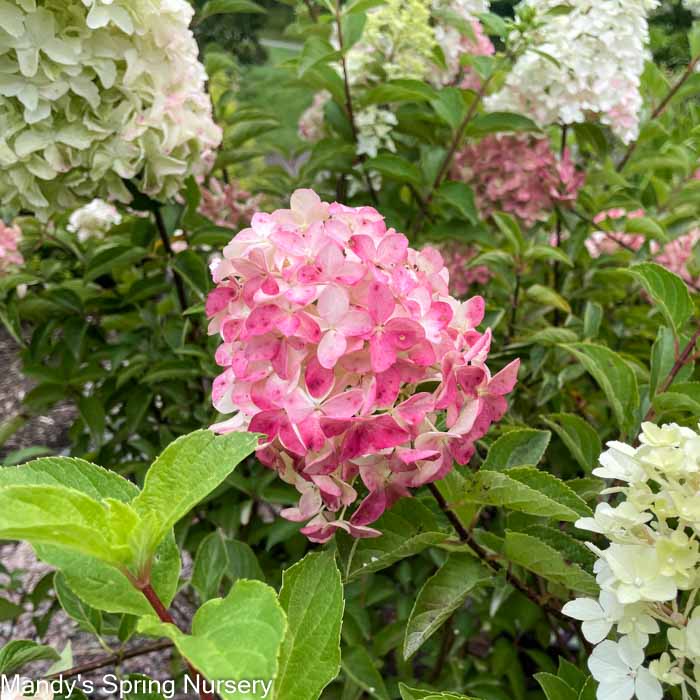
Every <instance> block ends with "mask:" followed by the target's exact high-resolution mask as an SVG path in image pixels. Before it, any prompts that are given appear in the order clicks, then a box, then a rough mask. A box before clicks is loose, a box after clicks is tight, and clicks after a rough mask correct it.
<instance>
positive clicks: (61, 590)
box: [54, 572, 102, 636]
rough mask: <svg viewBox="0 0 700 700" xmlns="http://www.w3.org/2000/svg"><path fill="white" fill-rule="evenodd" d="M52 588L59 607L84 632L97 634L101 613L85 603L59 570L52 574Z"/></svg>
mask: <svg viewBox="0 0 700 700" xmlns="http://www.w3.org/2000/svg"><path fill="white" fill-rule="evenodd" d="M54 588H55V589H56V596H57V598H58V602H59V603H60V604H61V607H62V608H63V609H64V610H65V612H66V613H67V614H68V616H69V617H72V618H73V619H74V620H75V621H76V622H77V623H78V624H79V625H80V627H81V628H82V629H83V630H85V631H86V632H90V633H91V634H94V635H97V636H99V634H100V630H101V629H102V615H101V614H100V612H99V611H98V610H95V609H94V608H92V607H90V606H89V605H87V604H86V603H85V602H84V601H83V600H81V599H80V598H79V597H78V596H77V595H75V593H74V592H73V591H72V589H71V588H70V586H69V585H68V583H67V582H66V578H65V576H64V575H63V574H61V573H60V572H59V573H57V574H56V575H55V576H54Z"/></svg>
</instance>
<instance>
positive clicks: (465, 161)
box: [452, 135, 585, 226]
mask: <svg viewBox="0 0 700 700" xmlns="http://www.w3.org/2000/svg"><path fill="white" fill-rule="evenodd" d="M452 177H453V178H454V179H456V180H462V181H464V182H467V183H469V184H470V185H471V186H472V187H473V188H474V193H475V195H476V199H477V203H478V205H479V209H480V210H481V213H482V215H483V216H489V215H490V214H491V213H493V212H494V211H505V212H508V213H510V214H513V215H515V216H517V217H518V218H520V219H522V221H523V222H524V223H525V224H527V225H528V226H532V225H533V224H534V223H535V222H536V221H540V220H544V219H546V218H547V217H548V216H549V215H550V214H551V212H552V210H553V208H554V206H555V204H556V203H561V202H569V201H574V200H575V199H576V197H577V195H578V191H579V189H580V188H581V186H582V185H583V181H584V179H585V175H584V174H583V173H581V172H579V171H578V170H576V167H575V166H574V164H573V162H572V160H571V156H570V154H569V152H568V151H565V153H564V156H563V158H561V159H558V158H557V156H556V155H555V154H554V153H553V152H552V149H551V147H550V144H549V141H548V139H546V138H536V137H532V136H526V135H499V136H487V137H486V138H484V139H482V140H481V141H479V142H478V143H476V144H472V145H468V146H465V147H464V148H463V149H462V150H461V151H459V152H458V153H457V155H456V156H455V160H454V165H453V167H452Z"/></svg>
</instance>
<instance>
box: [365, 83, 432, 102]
mask: <svg viewBox="0 0 700 700" xmlns="http://www.w3.org/2000/svg"><path fill="white" fill-rule="evenodd" d="M435 94H436V93H435V90H434V88H432V87H431V86H430V85H427V84H426V83H423V82H420V81H418V80H390V81H388V82H386V83H382V84H381V85H377V86H375V87H373V88H371V89H370V90H368V91H367V92H366V93H365V94H364V96H363V97H362V103H363V104H366V105H370V104H386V103H388V102H428V101H430V100H432V99H434V98H435Z"/></svg>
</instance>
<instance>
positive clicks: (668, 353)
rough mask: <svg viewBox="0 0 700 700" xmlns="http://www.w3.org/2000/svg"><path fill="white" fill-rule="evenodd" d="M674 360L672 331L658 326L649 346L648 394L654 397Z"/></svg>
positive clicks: (674, 349)
mask: <svg viewBox="0 0 700 700" xmlns="http://www.w3.org/2000/svg"><path fill="white" fill-rule="evenodd" d="M675 362H676V339H675V336H674V333H673V331H672V330H671V329H670V328H667V327H666V326H660V327H659V330H658V331H657V333H656V340H655V341H654V344H653V345H652V347H651V364H650V368H649V396H651V397H652V399H653V397H654V395H655V394H656V391H657V389H659V387H660V386H661V385H662V384H663V383H664V381H665V379H666V377H668V376H669V374H670V372H671V370H672V369H673V365H674V364H675Z"/></svg>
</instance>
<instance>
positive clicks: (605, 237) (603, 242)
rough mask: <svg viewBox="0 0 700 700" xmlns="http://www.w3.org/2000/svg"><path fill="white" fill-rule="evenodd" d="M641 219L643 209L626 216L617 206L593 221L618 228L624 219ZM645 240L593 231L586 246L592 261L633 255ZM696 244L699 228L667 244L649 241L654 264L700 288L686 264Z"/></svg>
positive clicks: (627, 235) (634, 235) (697, 278)
mask: <svg viewBox="0 0 700 700" xmlns="http://www.w3.org/2000/svg"><path fill="white" fill-rule="evenodd" d="M642 216H644V211H643V210H642V209H637V210H635V211H631V212H629V213H628V212H627V210H625V209H622V208H619V207H618V208H615V209H608V210H607V211H603V212H601V213H600V214H597V215H596V216H595V217H594V219H593V222H594V223H596V224H601V223H603V222H605V221H609V222H611V223H612V222H614V225H618V224H624V220H625V219H636V218H640V217H642ZM645 241H646V238H645V237H644V236H643V235H641V234H638V233H625V232H624V231H595V232H594V233H593V234H591V235H590V236H589V237H588V238H587V239H586V243H585V245H586V249H587V250H588V252H589V254H590V256H591V257H592V258H599V257H600V256H601V255H612V254H614V253H617V252H619V251H621V250H623V249H627V250H630V251H632V252H635V253H636V252H637V251H638V250H640V249H641V247H642V246H643V245H644V243H645ZM699 241H700V228H694V229H692V230H690V231H688V233H684V234H683V235H682V236H679V237H678V238H676V239H675V240H673V241H670V242H669V243H666V244H660V243H657V242H656V241H651V243H650V244H649V249H650V252H651V255H652V258H653V260H654V262H656V263H658V264H659V265H662V266H663V267H665V268H666V269H667V270H669V271H670V272H673V273H674V274H676V275H678V276H679V277H680V278H682V279H683V280H684V281H685V282H686V284H688V285H690V286H691V287H695V288H698V287H700V276H698V275H694V274H693V273H691V272H690V270H689V269H688V263H689V262H690V261H691V260H692V258H693V250H694V248H695V245H696V244H697V243H698V242H699Z"/></svg>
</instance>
